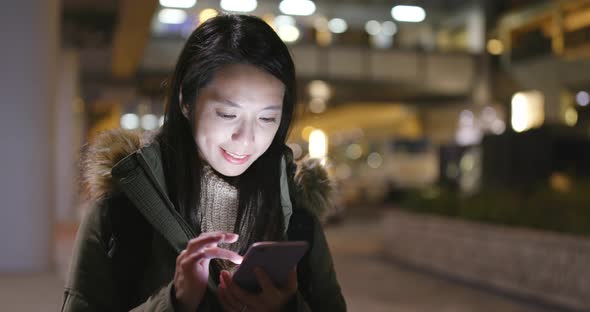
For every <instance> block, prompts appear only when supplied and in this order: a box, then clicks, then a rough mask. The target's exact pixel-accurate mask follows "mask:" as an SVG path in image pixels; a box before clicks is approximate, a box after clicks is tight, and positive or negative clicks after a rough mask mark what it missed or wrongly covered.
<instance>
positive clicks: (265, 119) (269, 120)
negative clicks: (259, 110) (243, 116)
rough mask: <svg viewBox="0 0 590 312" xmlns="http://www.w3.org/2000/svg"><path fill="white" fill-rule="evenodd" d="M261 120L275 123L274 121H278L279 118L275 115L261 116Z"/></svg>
mask: <svg viewBox="0 0 590 312" xmlns="http://www.w3.org/2000/svg"><path fill="white" fill-rule="evenodd" d="M260 120H262V122H266V123H273V122H276V121H277V119H276V118H275V117H260Z"/></svg>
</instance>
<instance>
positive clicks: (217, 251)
mask: <svg viewBox="0 0 590 312" xmlns="http://www.w3.org/2000/svg"><path fill="white" fill-rule="evenodd" d="M200 252H203V253H204V254H205V257H206V258H207V259H224V260H229V261H231V262H233V263H235V264H241V263H242V256H240V255H239V254H238V253H236V252H234V251H231V250H229V249H225V248H220V247H211V248H205V249H203V250H201V251H200Z"/></svg>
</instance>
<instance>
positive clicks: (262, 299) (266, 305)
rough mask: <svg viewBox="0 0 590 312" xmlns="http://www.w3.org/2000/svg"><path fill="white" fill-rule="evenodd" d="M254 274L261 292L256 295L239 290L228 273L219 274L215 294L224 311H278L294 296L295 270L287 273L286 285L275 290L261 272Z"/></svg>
mask: <svg viewBox="0 0 590 312" xmlns="http://www.w3.org/2000/svg"><path fill="white" fill-rule="evenodd" d="M254 273H255V274H256V279H257V280H258V284H259V285H260V288H261V291H260V292H259V293H256V294H255V293H251V292H248V291H246V290H244V289H242V288H240V286H238V285H237V284H236V283H234V282H233V280H232V277H231V275H230V273H229V272H228V271H225V270H224V271H222V272H221V274H220V277H219V281H220V283H219V288H218V291H217V294H218V297H219V301H220V302H221V305H222V306H223V308H224V309H225V311H228V312H234V311H235V312H243V311H268V312H275V311H280V310H281V308H282V307H283V306H284V305H285V304H286V303H287V302H288V301H289V299H291V298H292V297H293V296H295V294H296V292H297V270H296V269H293V271H291V272H290V273H289V278H288V279H287V285H285V287H284V288H277V287H276V286H275V285H274V283H273V282H272V280H271V279H270V277H269V276H268V274H266V272H264V271H263V270H261V269H255V270H254Z"/></svg>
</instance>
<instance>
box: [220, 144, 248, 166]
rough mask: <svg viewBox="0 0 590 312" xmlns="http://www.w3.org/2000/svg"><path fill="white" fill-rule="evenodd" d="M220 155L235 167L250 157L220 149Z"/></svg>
mask: <svg viewBox="0 0 590 312" xmlns="http://www.w3.org/2000/svg"><path fill="white" fill-rule="evenodd" d="M221 153H222V154H223V157H224V158H225V159H226V160H227V161H229V162H230V163H233V164H236V165H241V164H243V163H245V162H246V161H248V159H249V158H250V155H240V154H234V153H232V152H229V151H226V150H225V149H223V148H222V149H221Z"/></svg>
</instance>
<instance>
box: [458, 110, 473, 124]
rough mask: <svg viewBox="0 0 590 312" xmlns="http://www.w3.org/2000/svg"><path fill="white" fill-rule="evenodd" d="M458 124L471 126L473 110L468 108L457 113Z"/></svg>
mask: <svg viewBox="0 0 590 312" xmlns="http://www.w3.org/2000/svg"><path fill="white" fill-rule="evenodd" d="M459 125H460V126H464V127H471V126H473V125H474V116H473V112H471V111H470V110H467V109H466V110H463V111H461V114H459Z"/></svg>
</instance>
